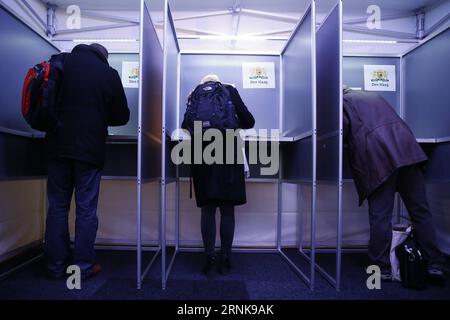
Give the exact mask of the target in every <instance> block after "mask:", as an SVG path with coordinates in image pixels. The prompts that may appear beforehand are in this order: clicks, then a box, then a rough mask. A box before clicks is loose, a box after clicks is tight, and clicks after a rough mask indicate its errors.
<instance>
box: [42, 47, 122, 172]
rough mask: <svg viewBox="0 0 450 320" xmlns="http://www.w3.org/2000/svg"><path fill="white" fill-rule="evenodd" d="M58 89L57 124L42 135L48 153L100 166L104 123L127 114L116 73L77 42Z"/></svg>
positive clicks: (105, 133) (92, 50) (113, 123)
mask: <svg viewBox="0 0 450 320" xmlns="http://www.w3.org/2000/svg"><path fill="white" fill-rule="evenodd" d="M59 90H60V98H59V100H58V103H57V106H56V113H57V118H58V122H59V125H58V128H57V129H56V131H55V132H53V133H47V135H46V142H47V153H48V156H49V157H50V158H53V157H65V158H70V159H77V160H81V161H86V162H89V163H92V164H94V165H97V166H99V167H102V166H103V164H104V157H105V141H106V138H107V136H108V126H120V125H125V124H126V123H127V122H128V120H129V117H130V111H129V109H128V105H127V100H126V96H125V92H124V89H123V87H122V82H121V80H120V77H119V74H118V73H117V71H116V70H114V69H113V68H111V67H110V66H109V64H108V61H107V59H106V58H105V57H104V56H103V55H102V54H101V53H100V52H99V51H97V50H96V49H95V48H93V47H90V46H88V45H78V46H76V47H75V48H74V49H73V50H72V53H71V54H68V55H67V56H66V57H65V61H64V69H63V80H62V83H61V84H60V89H59Z"/></svg>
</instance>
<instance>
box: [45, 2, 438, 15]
mask: <svg viewBox="0 0 450 320" xmlns="http://www.w3.org/2000/svg"><path fill="white" fill-rule="evenodd" d="M149 1H150V2H158V1H159V2H162V1H163V0H149ZM445 1H446V0H344V1H343V2H344V10H345V12H348V13H356V12H361V13H365V10H366V8H367V7H368V6H369V5H372V4H374V5H378V6H380V7H381V8H382V9H383V10H386V11H396V10H397V11H398V10H415V9H419V8H422V7H428V6H430V5H433V4H436V3H440V2H445ZM42 2H44V3H48V2H49V3H52V4H56V5H58V6H60V7H67V6H69V5H78V6H80V7H81V9H82V10H83V9H84V10H127V11H128V10H130V11H132V10H136V11H137V10H139V7H140V0H42ZM236 2H239V1H236V0H209V1H208V0H169V3H170V5H171V8H172V10H173V11H174V12H176V11H216V10H226V9H228V8H231V7H233V5H234V4H235V3H236ZM309 2H310V1H309V0H244V1H243V7H244V8H246V9H256V10H262V11H269V12H291V11H294V12H296V11H301V10H303V9H304V8H305V7H306V6H307V4H308V3H309ZM334 3H336V0H316V5H317V8H318V11H322V10H326V9H327V8H330V7H331V6H332V5H333V4H334Z"/></svg>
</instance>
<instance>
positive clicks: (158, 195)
mask: <svg viewBox="0 0 450 320" xmlns="http://www.w3.org/2000/svg"><path fill="white" fill-rule="evenodd" d="M140 4H141V7H140V52H129V53H123V52H122V53H114V52H112V53H110V57H109V63H110V65H111V66H112V67H113V68H115V69H116V70H117V71H118V72H119V74H120V75H121V77H122V81H123V82H124V87H125V92H126V96H127V100H128V105H129V108H130V112H131V115H130V121H129V123H128V124H127V125H126V126H122V127H115V128H109V137H108V142H107V151H106V152H107V155H106V163H105V168H104V173H103V180H102V186H101V191H100V200H99V207H98V215H99V218H100V221H101V223H100V225H99V231H98V237H97V242H96V244H97V246H98V248H104V249H105V248H112V249H115V250H117V249H126V250H136V278H137V279H136V280H137V281H136V282H137V283H136V285H137V287H138V288H141V287H142V286H143V285H145V284H143V282H144V280H145V279H146V278H147V277H148V274H149V271H150V270H151V269H153V268H154V269H155V270H157V272H158V273H159V272H161V286H162V288H166V287H167V286H170V274H171V271H172V269H173V266H174V264H175V262H176V258H177V255H178V254H179V253H180V252H185V251H199V252H200V251H203V247H202V243H201V233H200V209H199V208H197V207H196V205H195V200H194V199H190V198H189V177H190V171H189V166H188V165H175V164H174V162H173V159H172V151H173V149H174V148H175V147H176V146H177V145H179V144H180V143H182V142H184V141H186V139H187V138H186V137H185V136H181V135H177V134H174V132H177V129H179V128H180V126H181V123H182V120H183V115H184V112H185V109H186V99H187V97H188V96H189V94H190V92H191V91H192V90H193V89H194V88H195V87H196V86H197V85H198V84H199V82H200V80H201V79H202V78H203V77H204V76H205V75H206V74H217V75H218V76H219V78H220V79H221V80H222V81H223V82H224V83H228V84H231V85H233V86H235V87H236V88H237V90H238V91H239V93H240V95H241V97H242V99H243V101H244V103H245V104H246V106H247V107H248V108H249V111H250V112H251V113H252V114H253V115H254V117H255V120H256V123H255V128H254V130H253V131H250V130H249V131H248V132H247V135H246V136H245V150H246V156H247V159H250V152H251V147H252V144H253V146H254V145H256V146H258V148H263V147H267V149H269V150H278V152H277V154H276V155H274V157H273V159H274V161H276V163H277V164H278V170H276V171H275V172H272V173H270V174H262V173H261V172H262V171H261V169H263V168H267V167H268V166H269V165H270V164H261V163H256V164H255V163H250V177H249V178H247V180H246V186H247V204H246V205H244V206H240V207H237V208H236V232H235V241H234V247H233V250H234V251H237V252H246V253H249V254H250V253H268V254H273V255H274V256H277V257H278V256H279V257H281V258H282V259H283V261H285V262H286V263H287V264H288V265H289V266H290V267H292V269H293V270H294V271H295V272H296V273H297V274H298V275H299V281H304V282H305V283H306V285H307V286H308V287H309V288H310V289H315V288H317V277H318V276H320V277H323V278H324V279H325V280H327V281H328V282H329V283H330V284H331V285H332V286H333V287H335V288H336V289H337V290H339V289H340V288H341V286H342V281H341V274H342V273H343V272H345V270H342V254H343V252H346V250H350V251H352V250H360V251H365V250H366V248H367V241H368V235H369V224H368V217H367V204H364V205H363V206H362V207H358V203H357V202H358V201H357V194H356V189H355V187H354V183H353V180H352V177H351V170H350V168H349V165H348V160H347V154H348V151H347V148H346V147H345V146H344V144H343V132H342V130H343V128H342V116H343V114H342V113H343V108H342V92H343V86H344V85H346V86H348V87H350V88H353V89H354V90H359V89H361V90H376V91H377V92H378V93H379V94H380V95H382V96H383V97H384V98H385V99H386V100H387V101H388V102H389V103H390V104H391V105H392V106H393V107H394V109H395V110H396V111H397V113H398V114H399V115H400V116H401V117H402V118H403V119H405V121H406V122H407V123H408V125H409V126H410V128H411V129H412V131H413V133H414V134H415V136H416V137H417V139H418V142H419V143H420V144H421V145H422V147H423V148H424V150H425V152H426V153H427V155H428V157H429V161H428V162H427V164H426V167H425V175H426V178H427V192H428V198H429V205H430V210H431V212H432V214H433V216H434V223H435V225H436V228H437V234H438V243H439V246H440V248H441V249H442V250H443V251H444V252H445V253H447V254H449V253H450V239H449V237H448V233H449V231H450V211H449V210H450V205H449V203H450V168H449V166H448V163H449V162H450V126H449V125H448V119H449V116H450V115H449V112H450V111H449V110H450V109H449V105H450V96H449V90H448V88H447V86H448V83H449V80H450V79H449V73H448V72H447V70H446V68H443V67H442V66H445V65H447V64H448V56H449V53H450V47H449V43H450V42H449V30H448V27H447V28H446V29H444V30H442V31H440V32H438V33H436V34H434V35H433V36H431V37H428V38H427V40H426V41H423V42H421V43H420V44H419V45H417V46H416V47H414V48H412V49H411V50H410V51H408V52H405V53H402V54H393V55H370V54H367V53H365V54H352V55H344V54H343V39H342V37H343V35H342V34H343V31H342V30H343V22H342V11H343V5H342V1H337V2H336V4H335V5H334V6H333V7H332V8H331V10H330V11H329V13H328V14H327V15H326V17H325V19H324V20H323V21H322V23H321V24H320V25H318V26H317V13H316V1H311V2H310V4H309V5H308V6H307V7H306V8H305V10H303V12H304V13H303V16H302V17H301V18H300V19H299V21H298V23H297V24H296V27H295V29H294V31H293V32H292V34H291V36H290V38H289V40H288V41H287V43H286V44H285V46H284V47H283V48H282V50H280V51H279V52H237V51H226V52H225V51H195V50H189V51H185V50H182V48H180V45H179V43H178V39H177V34H176V29H175V27H174V22H173V18H172V14H171V10H170V5H169V4H170V1H167V0H155V1H147V0H141V2H140ZM0 27H1V28H0V40H1V42H2V43H7V44H8V45H4V46H3V47H2V48H1V50H0V58H1V59H2V61H8V63H5V64H4V65H3V68H4V70H5V71H6V72H5V74H8V76H9V79H8V81H4V83H2V88H3V89H2V92H3V93H4V94H3V95H2V102H1V103H2V108H0V194H1V195H2V197H1V201H0V211H1V212H2V215H1V216H0V232H1V234H2V239H1V241H0V261H4V260H6V259H8V258H9V257H12V256H15V255H17V254H19V253H21V252H23V250H25V249H26V248H29V247H33V246H36V245H41V244H42V243H43V241H44V232H45V215H46V206H47V202H46V191H45V190H46V159H45V144H44V140H43V138H44V135H43V134H42V133H40V132H37V131H34V130H31V129H30V128H29V127H28V125H27V124H26V122H25V121H24V120H23V118H22V115H21V113H20V103H21V101H20V98H21V90H22V83H23V78H24V76H25V74H26V72H27V70H28V69H29V68H30V67H32V66H33V65H35V64H36V63H38V62H40V61H42V60H47V59H49V57H50V56H51V55H53V54H57V53H59V52H60V51H59V49H57V48H56V47H55V46H54V45H53V43H52V42H51V41H49V40H48V39H45V38H44V37H41V36H40V35H39V34H37V33H36V32H34V31H33V30H32V29H31V28H29V27H28V26H27V25H26V24H25V23H24V22H22V21H21V20H19V19H18V18H17V17H16V16H15V15H14V14H13V13H12V12H10V10H9V9H8V8H7V7H6V6H4V5H3V4H1V5H0ZM205 41H207V40H205ZM13 57H14V58H13ZM261 75H263V76H264V81H260V82H258V81H254V79H257V78H258V76H261ZM264 130H266V132H265V131H264ZM271 132H274V133H275V134H274V135H271ZM272 147H273V148H272ZM23 199H27V201H21V200H23ZM71 208H72V212H71V215H70V217H71V218H70V219H71V220H70V224H71V228H73V224H74V221H73V220H74V219H73V218H74V212H73V210H74V205H72V206H71ZM406 219H407V211H406V208H404V205H403V204H402V202H401V201H400V199H398V201H397V203H396V207H395V209H394V222H402V221H405V220H406ZM39 257H40V256H38V257H36V258H34V259H38V258H39ZM330 260H331V263H330ZM325 262H326V263H325ZM130 263H134V261H130ZM324 266H328V268H325V267H324ZM329 266H332V267H331V268H330V267H329ZM0 277H1V275H0Z"/></svg>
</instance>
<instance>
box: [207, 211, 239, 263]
mask: <svg viewBox="0 0 450 320" xmlns="http://www.w3.org/2000/svg"><path fill="white" fill-rule="evenodd" d="M217 207H219V208H220V214H221V218H220V242H221V244H222V254H224V255H229V254H230V253H231V246H232V245H233V237H234V205H232V204H219V205H206V206H204V207H202V221H201V225H202V238H203V244H204V246H205V253H206V254H207V255H208V256H214V255H215V251H214V247H215V243H216V208H217Z"/></svg>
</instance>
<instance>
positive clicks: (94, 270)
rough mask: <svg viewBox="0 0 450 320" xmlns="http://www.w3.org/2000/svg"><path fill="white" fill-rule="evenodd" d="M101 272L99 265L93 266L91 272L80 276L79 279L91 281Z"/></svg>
mask: <svg viewBox="0 0 450 320" xmlns="http://www.w3.org/2000/svg"><path fill="white" fill-rule="evenodd" d="M101 271H102V266H101V265H99V264H94V265H93V266H92V270H91V271H89V272H88V273H86V274H83V275H81V279H82V280H88V279H91V278H93V277H95V276H96V275H98V274H99V273H100V272H101Z"/></svg>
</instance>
